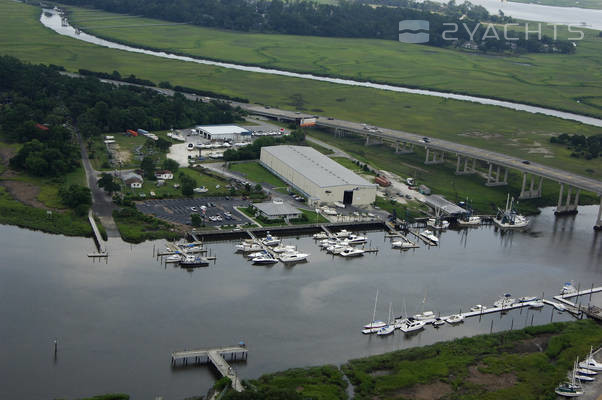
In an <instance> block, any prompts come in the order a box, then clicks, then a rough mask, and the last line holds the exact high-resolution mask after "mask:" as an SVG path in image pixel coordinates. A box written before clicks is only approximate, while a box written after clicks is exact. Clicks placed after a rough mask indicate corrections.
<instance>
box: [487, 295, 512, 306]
mask: <svg viewBox="0 0 602 400" xmlns="http://www.w3.org/2000/svg"><path fill="white" fill-rule="evenodd" d="M515 302H516V300H515V299H514V298H512V295H511V294H510V293H504V295H503V296H501V297H500V298H499V299H498V300H496V301H495V303H493V305H494V306H495V307H499V308H506V307H510V306H511V305H513V304H514V303H515Z"/></svg>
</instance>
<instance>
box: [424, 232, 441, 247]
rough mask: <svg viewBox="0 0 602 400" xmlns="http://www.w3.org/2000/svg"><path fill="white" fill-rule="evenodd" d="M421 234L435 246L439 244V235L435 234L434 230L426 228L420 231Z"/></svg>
mask: <svg viewBox="0 0 602 400" xmlns="http://www.w3.org/2000/svg"><path fill="white" fill-rule="evenodd" d="M420 236H422V237H423V238H425V239H427V241H429V242H430V243H432V244H433V245H435V246H436V245H437V244H439V238H438V237H437V236H435V234H434V233H433V231H429V230H428V229H425V230H424V231H422V232H420Z"/></svg>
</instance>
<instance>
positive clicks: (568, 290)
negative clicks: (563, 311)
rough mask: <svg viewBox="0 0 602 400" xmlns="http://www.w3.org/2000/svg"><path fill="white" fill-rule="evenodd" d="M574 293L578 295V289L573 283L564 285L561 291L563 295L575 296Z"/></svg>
mask: <svg viewBox="0 0 602 400" xmlns="http://www.w3.org/2000/svg"><path fill="white" fill-rule="evenodd" d="M573 293H577V289H576V288H575V285H574V283H573V282H572V281H571V282H566V283H565V284H564V286H563V287H562V290H561V291H560V294H561V295H563V296H564V295H566V294H573Z"/></svg>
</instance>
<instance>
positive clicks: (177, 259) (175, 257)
mask: <svg viewBox="0 0 602 400" xmlns="http://www.w3.org/2000/svg"><path fill="white" fill-rule="evenodd" d="M180 261H182V256H181V255H180V254H172V255H170V256H169V257H167V258H166V259H165V262H166V263H179V262H180Z"/></svg>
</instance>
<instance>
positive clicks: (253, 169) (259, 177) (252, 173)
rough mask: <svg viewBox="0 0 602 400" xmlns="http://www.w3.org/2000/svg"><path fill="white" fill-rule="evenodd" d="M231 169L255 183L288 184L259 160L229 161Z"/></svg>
mask: <svg viewBox="0 0 602 400" xmlns="http://www.w3.org/2000/svg"><path fill="white" fill-rule="evenodd" d="M230 169H231V170H232V171H235V172H238V173H240V174H243V175H244V176H245V177H246V178H247V179H249V180H250V181H252V182H255V183H267V184H268V185H272V186H273V187H275V188H286V187H288V185H287V184H286V182H284V181H283V180H282V179H280V178H278V177H277V176H276V175H274V174H272V173H271V172H270V171H268V170H267V169H266V168H265V167H264V166H263V165H261V164H259V161H249V162H241V163H231V164H230Z"/></svg>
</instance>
